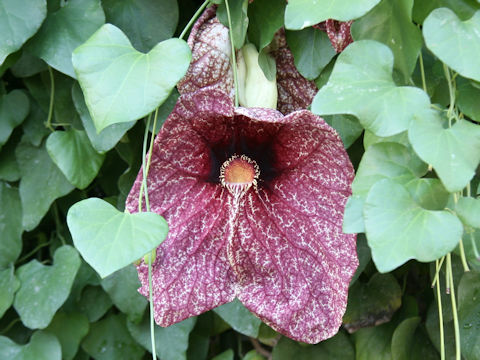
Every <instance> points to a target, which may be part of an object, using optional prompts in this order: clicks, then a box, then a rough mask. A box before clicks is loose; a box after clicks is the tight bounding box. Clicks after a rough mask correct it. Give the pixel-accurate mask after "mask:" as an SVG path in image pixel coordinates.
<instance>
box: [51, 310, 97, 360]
mask: <svg viewBox="0 0 480 360" xmlns="http://www.w3.org/2000/svg"><path fill="white" fill-rule="evenodd" d="M89 327H90V324H89V322H88V319H87V317H86V316H85V315H83V314H80V313H77V312H71V313H65V312H62V311H59V312H57V314H56V315H55V317H54V318H53V320H52V322H51V323H50V325H48V327H47V328H46V331H48V332H50V333H52V334H54V335H55V336H56V337H57V338H58V340H59V341H60V344H61V345H62V355H63V356H62V357H63V359H65V360H72V359H73V358H74V357H75V354H76V353H77V351H78V346H79V345H80V341H81V340H82V339H83V338H84V337H85V335H87V333H88V329H89Z"/></svg>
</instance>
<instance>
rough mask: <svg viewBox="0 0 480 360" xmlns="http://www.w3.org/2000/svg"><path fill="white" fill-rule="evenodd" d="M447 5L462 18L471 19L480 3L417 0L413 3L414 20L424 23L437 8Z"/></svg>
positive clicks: (463, 0)
mask: <svg viewBox="0 0 480 360" xmlns="http://www.w3.org/2000/svg"><path fill="white" fill-rule="evenodd" d="M441 7H447V8H449V9H451V10H453V11H455V13H456V14H457V16H458V17H460V19H462V20H466V19H470V18H471V17H472V16H473V14H474V13H475V11H476V10H478V9H480V4H479V3H478V1H476V0H415V3H414V5H413V13H412V16H413V21H415V22H416V23H417V24H422V23H423V21H424V20H425V18H426V17H427V16H428V14H430V13H431V12H432V10H434V9H436V8H441Z"/></svg>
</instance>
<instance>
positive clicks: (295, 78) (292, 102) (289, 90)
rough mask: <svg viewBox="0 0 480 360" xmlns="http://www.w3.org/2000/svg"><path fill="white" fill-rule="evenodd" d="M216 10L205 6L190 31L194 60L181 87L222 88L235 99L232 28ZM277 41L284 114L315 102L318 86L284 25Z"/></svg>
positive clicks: (186, 90)
mask: <svg viewBox="0 0 480 360" xmlns="http://www.w3.org/2000/svg"><path fill="white" fill-rule="evenodd" d="M215 12H216V8H215V7H210V8H208V9H207V10H205V12H204V13H203V14H202V16H201V17H200V18H199V19H198V20H197V21H196V23H195V25H194V27H193V29H192V31H191V33H190V36H189V38H188V44H189V46H190V48H191V49H192V63H191V64H190V67H189V69H188V71H187V74H186V75H185V77H184V78H183V79H182V81H181V82H180V83H179V84H178V90H179V92H180V94H186V93H190V92H192V91H196V90H198V89H201V88H211V89H218V90H222V91H224V92H226V93H227V94H228V95H229V96H230V98H231V99H232V101H233V100H234V88H233V70H232V67H231V62H230V55H231V53H230V52H231V46H230V40H229V37H228V28H226V27H225V26H223V25H222V24H221V23H220V22H219V21H218V19H217V18H216V16H215ZM275 43H276V50H275V51H273V52H272V56H273V57H274V58H275V61H276V64H277V89H278V102H277V109H278V110H279V111H280V112H282V113H283V114H288V113H290V112H292V111H295V110H301V109H306V108H307V107H308V106H309V105H310V104H311V103H312V100H313V97H314V96H315V94H316V93H317V87H316V85H315V83H314V82H313V81H309V80H307V79H305V78H304V77H303V76H302V75H300V73H299V72H298V71H297V69H296V67H295V63H294V59H293V55H292V53H291V52H290V50H289V49H288V47H287V44H286V40H285V31H284V30H283V29H282V30H279V31H278V32H277V34H276V35H275Z"/></svg>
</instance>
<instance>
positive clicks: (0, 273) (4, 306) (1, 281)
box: [0, 265, 20, 318]
mask: <svg viewBox="0 0 480 360" xmlns="http://www.w3.org/2000/svg"><path fill="white" fill-rule="evenodd" d="M13 270H14V267H13V265H12V266H9V267H8V268H6V269H2V270H0V318H1V317H3V315H4V314H5V312H6V311H7V310H8V308H9V307H10V306H11V305H12V304H13V298H14V295H15V292H16V291H17V290H18V288H19V287H20V282H19V281H18V280H17V278H16V277H15V274H14V272H13Z"/></svg>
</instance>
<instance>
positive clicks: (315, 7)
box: [285, 0, 380, 30]
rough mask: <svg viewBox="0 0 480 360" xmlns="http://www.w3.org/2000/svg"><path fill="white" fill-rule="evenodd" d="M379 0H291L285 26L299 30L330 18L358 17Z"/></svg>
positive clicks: (345, 18)
mask: <svg viewBox="0 0 480 360" xmlns="http://www.w3.org/2000/svg"><path fill="white" fill-rule="evenodd" d="M379 2H380V0H324V1H321V2H318V1H316V0H290V1H289V2H288V5H287V9H286V11H285V27H286V28H287V29H292V30H299V29H303V28H305V27H307V26H312V25H315V24H317V23H319V22H322V21H325V20H328V19H335V20H340V21H348V20H353V19H357V18H359V17H360V16H362V15H364V14H366V13H367V12H369V11H370V9H372V8H373V7H374V6H375V5H377V4H378V3H379Z"/></svg>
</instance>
